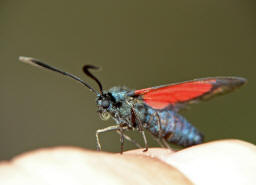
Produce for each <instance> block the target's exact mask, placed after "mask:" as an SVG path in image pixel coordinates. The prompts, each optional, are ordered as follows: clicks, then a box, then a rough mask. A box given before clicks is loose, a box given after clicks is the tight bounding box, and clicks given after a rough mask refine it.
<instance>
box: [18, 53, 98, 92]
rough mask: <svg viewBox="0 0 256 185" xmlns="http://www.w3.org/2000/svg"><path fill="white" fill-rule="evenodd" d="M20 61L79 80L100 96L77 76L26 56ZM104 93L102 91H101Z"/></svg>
mask: <svg viewBox="0 0 256 185" xmlns="http://www.w3.org/2000/svg"><path fill="white" fill-rule="evenodd" d="M19 60H20V61H21V62H24V63H28V64H30V65H33V66H36V67H42V68H45V69H49V70H51V71H55V72H58V73H60V74H63V75H65V76H68V77H70V78H72V79H74V80H77V81H78V82H80V83H82V84H83V85H84V86H86V87H88V88H89V89H90V91H92V92H94V93H95V94H96V95H97V96H99V95H100V93H99V92H98V91H96V90H95V89H94V88H92V87H91V86H90V85H88V84H87V83H86V82H84V81H83V80H81V79H80V78H78V77H77V76H75V75H72V74H70V73H67V72H64V71H61V70H59V69H57V68H55V67H52V66H49V65H48V64H45V63H43V62H41V61H39V60H37V59H34V58H31V57H24V56H20V57H19ZM101 92H102V90H101Z"/></svg>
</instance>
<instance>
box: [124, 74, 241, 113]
mask: <svg viewBox="0 0 256 185" xmlns="http://www.w3.org/2000/svg"><path fill="white" fill-rule="evenodd" d="M245 82H246V79H244V78H241V77H211V78H201V79H195V80H191V81H185V82H182V83H174V84H168V85H162V86H157V87H151V88H146V89H141V90H135V91H132V92H131V93H129V96H132V97H138V98H140V99H142V100H143V101H144V102H145V104H147V105H148V106H150V107H152V108H154V109H160V110H161V109H166V108H170V109H174V110H179V109H181V108H183V107H184V106H185V105H186V104H191V103H195V102H198V101H201V100H208V99H211V98H212V97H214V96H217V95H220V94H226V93H228V92H231V91H233V90H234V89H236V88H238V87H240V86H242V85H243V84H244V83H245Z"/></svg>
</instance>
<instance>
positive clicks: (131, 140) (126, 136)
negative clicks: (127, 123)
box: [116, 130, 142, 148]
mask: <svg viewBox="0 0 256 185" xmlns="http://www.w3.org/2000/svg"><path fill="white" fill-rule="evenodd" d="M116 132H117V133H118V134H119V135H121V133H120V131H119V130H117V131H116ZM123 136H124V139H126V140H127V141H129V142H131V143H133V144H134V145H135V146H136V147H137V148H142V147H141V146H140V144H139V143H138V142H136V141H135V140H133V139H132V138H131V137H130V136H128V135H126V134H124V133H123Z"/></svg>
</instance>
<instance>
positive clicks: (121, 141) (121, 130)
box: [119, 127, 124, 154]
mask: <svg viewBox="0 0 256 185" xmlns="http://www.w3.org/2000/svg"><path fill="white" fill-rule="evenodd" d="M119 132H120V143H121V146H120V154H122V153H123V151H124V130H123V127H120V128H119Z"/></svg>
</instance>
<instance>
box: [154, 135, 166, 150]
mask: <svg viewBox="0 0 256 185" xmlns="http://www.w3.org/2000/svg"><path fill="white" fill-rule="evenodd" d="M153 138H154V139H155V140H156V142H157V143H158V144H159V145H160V146H161V147H162V148H165V145H164V144H163V142H162V140H161V139H159V138H158V137H155V136H154V137H153Z"/></svg>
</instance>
